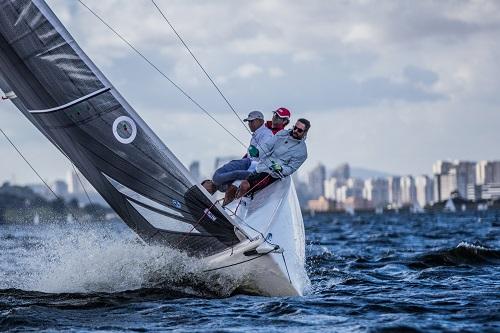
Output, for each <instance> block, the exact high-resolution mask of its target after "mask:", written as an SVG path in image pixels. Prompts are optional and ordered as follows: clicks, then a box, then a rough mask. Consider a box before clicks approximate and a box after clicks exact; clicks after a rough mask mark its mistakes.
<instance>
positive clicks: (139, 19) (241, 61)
mask: <svg viewBox="0 0 500 333" xmlns="http://www.w3.org/2000/svg"><path fill="white" fill-rule="evenodd" d="M48 3H49V5H50V6H51V8H52V9H53V10H54V12H55V13H56V15H58V16H59V17H60V18H61V20H62V21H63V23H64V24H65V25H66V26H67V28H68V29H69V31H70V32H71V34H72V35H73V36H74V37H75V39H76V40H77V42H78V43H79V44H80V45H81V46H82V48H83V49H84V51H85V52H87V53H88V55H89V56H90V57H91V59H93V60H94V61H95V62H96V64H97V65H98V67H99V68H100V69H101V70H102V71H103V72H104V74H105V75H106V76H107V77H108V78H109V79H110V80H111V82H113V84H114V85H115V86H116V87H117V89H118V90H119V91H120V92H121V93H122V94H123V95H124V96H125V97H126V99H127V100H128V101H129V102H130V103H131V105H133V106H134V107H135V108H136V109H137V111H138V112H139V113H140V114H141V116H143V117H144V118H145V119H146V120H147V122H148V123H149V124H153V125H154V129H155V131H157V133H158V134H159V136H160V137H162V138H163V139H164V140H165V142H166V143H167V145H168V146H169V147H170V146H173V147H172V148H173V150H174V151H175V152H178V153H179V154H181V156H182V158H181V159H182V160H183V161H184V162H185V163H189V162H190V161H191V160H192V159H195V158H198V157H199V158H201V159H202V160H203V161H204V163H205V164H211V163H212V162H209V161H210V160H211V156H213V155H216V154H218V153H219V152H221V151H227V152H231V154H232V153H236V154H238V153H240V151H239V148H238V147H237V146H233V144H232V143H229V142H230V140H231V139H229V140H228V136H227V135H226V134H224V133H223V131H221V130H220V129H219V128H218V127H217V125H216V124H213V122H212V121H211V120H210V119H209V118H207V117H206V116H205V115H203V113H200V110H198V109H197V107H196V106H194V105H193V104H192V103H191V102H190V101H189V100H187V99H186V98H185V97H184V96H182V94H180V93H179V91H177V90H176V88H175V87H173V86H172V85H171V84H170V83H169V82H168V81H167V80H165V78H163V77H162V76H161V75H160V74H158V73H157V72H156V71H155V70H154V69H152V68H151V67H150V66H149V65H147V64H146V63H145V62H144V61H143V60H142V59H141V58H140V57H138V56H137V55H136V54H134V52H133V51H132V50H130V48H129V47H128V46H127V45H125V44H124V43H123V42H122V41H120V40H119V39H118V38H117V37H116V36H114V35H113V33H111V32H110V31H109V30H108V29H107V28H106V27H105V26H104V25H102V23H100V22H99V21H98V20H97V19H96V18H95V17H93V16H92V15H91V14H90V13H89V12H88V11H87V10H86V9H85V8H83V7H82V6H81V5H78V3H77V2H75V1H66V0H50V1H48ZM86 3H88V4H89V6H91V7H92V9H93V10H95V11H96V12H98V13H99V15H101V16H102V17H103V18H104V19H105V20H106V21H107V22H109V24H111V25H112V26H113V27H114V28H115V29H117V31H119V33H120V34H122V35H123V36H124V37H125V38H127V40H129V41H130V42H131V43H133V45H134V46H135V47H137V48H138V49H139V50H140V51H141V52H143V54H144V55H145V56H146V57H148V59H150V60H151V61H153V62H154V63H155V65H157V66H158V68H160V69H161V70H162V71H163V72H164V73H165V74H167V75H168V76H169V78H171V79H173V80H174V81H175V82H176V83H178V84H179V85H180V86H182V87H183V88H184V89H185V91H186V92H187V93H188V94H189V95H190V96H192V97H193V98H194V99H196V100H197V101H198V102H199V103H200V104H201V105H203V107H205V108H206V109H207V110H208V111H209V112H211V114H213V115H214V116H216V117H217V118H220V119H222V120H223V121H224V124H225V125H226V123H227V126H228V127H229V128H231V130H232V131H233V130H234V131H235V133H238V134H239V135H241V137H242V139H243V140H245V138H246V136H245V135H246V134H245V133H246V131H245V130H244V129H242V128H241V124H240V123H239V122H238V120H237V119H236V118H235V117H234V115H233V114H232V112H231V111H230V110H229V111H228V106H227V105H226V104H225V102H224V101H223V100H222V98H221V97H220V96H219V95H218V92H217V91H216V90H215V89H214V87H213V86H212V85H211V83H210V82H209V81H208V80H207V79H206V78H205V77H204V73H203V72H202V71H201V70H200V68H198V67H197V65H196V63H195V62H194V60H193V59H192V58H191V57H190V55H189V53H188V52H187V50H186V49H185V48H184V47H183V45H182V44H181V43H180V41H179V40H178V39H177V38H176V36H175V35H174V34H173V32H172V31H171V30H170V28H169V27H168V25H167V24H166V22H165V21H164V20H163V18H162V17H161V15H160V14H159V13H158V12H157V11H156V10H155V8H154V7H153V6H152V5H151V4H150V3H149V2H148V1H144V2H143V1H129V2H124V1H119V0H86ZM158 4H159V5H160V7H161V8H162V9H163V10H164V11H165V13H166V15H167V17H168V18H169V19H170V20H171V22H172V23H173V25H174V26H175V28H176V29H177V31H178V32H179V33H180V34H181V36H182V37H183V38H184V40H185V42H186V43H187V44H188V45H189V47H190V49H191V50H192V51H193V52H194V54H195V55H196V56H197V57H198V59H199V60H200V62H201V63H202V64H203V66H204V67H205V69H206V70H207V72H208V73H209V74H210V75H211V77H213V78H215V80H216V82H217V83H218V84H219V86H220V88H221V90H222V91H223V93H224V95H225V97H227V98H228V100H229V101H230V102H231V103H232V105H233V106H234V107H235V109H236V110H237V112H239V113H240V115H245V114H246V113H248V110H251V109H261V110H264V111H265V114H266V116H269V115H270V110H273V109H275V108H276V107H278V106H286V107H289V108H290V109H291V110H292V112H293V114H294V115H307V116H308V117H310V118H311V121H312V123H313V131H312V132H311V135H310V137H309V145H310V151H311V154H310V160H311V161H317V160H321V159H324V160H325V162H326V163H328V164H335V163H336V162H337V161H350V162H352V163H353V164H356V165H360V166H366V167H376V168H378V169H381V170H384V169H385V170H387V171H391V172H397V173H413V172H414V173H422V172H428V170H429V169H428V167H427V165H429V167H430V165H431V164H432V162H433V160H434V159H439V158H446V157H448V156H451V157H454V158H455V157H456V158H461V157H468V158H480V157H481V156H483V157H484V158H492V157H495V154H494V152H493V148H492V146H494V145H491V142H497V141H500V132H499V131H495V130H493V129H492V126H493V124H495V123H497V121H498V120H499V119H498V116H497V115H496V114H497V113H495V112H497V110H495V108H494V106H495V105H499V104H500V97H499V95H498V89H499V87H500V76H499V75H498V72H499V65H498V59H499V58H500V44H498V40H499V39H500V2H498V1H493V0H491V1H487V0H483V1H452V2H449V1H402V2H401V1H370V0H366V1H365V0H363V1H322V0H311V1H308V2H301V1H285V0H260V1H259V0H257V1H247V2H239V1H238V2H236V1H210V2H207V1H181V0H174V1H158ZM4 110H5V109H4V108H3V107H2V109H1V110H0V113H2V118H1V121H2V126H3V127H4V128H8V129H10V130H12V131H13V132H12V133H14V134H16V136H17V135H21V143H22V144H23V146H26V147H31V145H34V146H33V147H38V146H37V145H41V143H37V141H38V139H39V137H38V136H37V135H35V134H33V133H34V129H33V127H30V126H29V124H26V121H22V120H20V119H18V118H17V117H18V115H17V113H16V112H15V111H12V110H10V109H9V110H10V111H5V112H4ZM266 110H267V111H266ZM332 123H333V124H334V125H333V129H332ZM167 124H182V126H175V125H168V126H170V127H168V126H167ZM160 125H161V126H160ZM186 127H188V128H189V129H190V131H191V129H197V130H198V131H196V133H195V134H196V135H197V136H195V134H192V133H191V132H189V133H185V134H183V133H184V132H183V131H182V129H183V128H186ZM199 132H201V133H199ZM457 133H458V134H457ZM174 134H175V135H174ZM199 137H202V139H200V138H199ZM338 142H340V143H342V144H337V143H338ZM486 142H490V143H489V144H487V143H486ZM43 147H44V149H45V147H46V146H43ZM330 147H333V149H332V148H330ZM8 149H9V148H8V147H7V148H5V147H4V146H0V150H1V151H0V153H4V154H7V153H8ZM38 151H40V149H37V148H33V149H32V152H33V153H34V154H35V156H36V158H37V159H38V160H40V161H41V163H42V165H43V166H42V167H43V168H45V169H44V171H47V174H48V175H57V172H58V171H57V168H50V167H48V165H49V164H50V163H49V162H43V160H44V159H43V158H42V157H41V156H40V155H39V154H38V153H37V152H38ZM332 151H333V152H334V153H332ZM55 154H57V152H56V153H55ZM415 156H418V158H417V157H415ZM308 163H309V162H308ZM46 165H47V167H45V166H46ZM3 168H4V169H2V170H0V171H3V172H4V174H9V172H8V170H6V169H5V168H6V166H3ZM305 169H307V165H306V166H305ZM26 174H27V173H26ZM26 177H28V176H26Z"/></svg>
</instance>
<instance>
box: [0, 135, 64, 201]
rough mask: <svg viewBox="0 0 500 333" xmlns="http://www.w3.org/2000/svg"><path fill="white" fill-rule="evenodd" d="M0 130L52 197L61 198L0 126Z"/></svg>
mask: <svg viewBox="0 0 500 333" xmlns="http://www.w3.org/2000/svg"><path fill="white" fill-rule="evenodd" d="M0 132H2V134H3V136H5V138H6V139H7V141H9V143H10V144H11V146H12V147H14V149H15V150H16V151H17V153H18V154H19V156H21V157H22V159H23V160H24V161H25V162H26V164H28V166H29V167H30V168H31V170H33V172H34V173H35V174H36V175H37V176H38V178H39V179H40V180H41V181H42V183H44V184H45V186H47V188H48V189H49V191H50V192H52V194H53V195H54V197H55V198H56V199H58V200H62V199H61V198H60V197H59V196H58V195H57V194H56V192H54V190H53V189H52V188H51V187H50V186H49V184H47V182H46V181H45V180H44V179H43V178H42V176H40V174H39V173H38V171H36V170H35V168H34V167H33V165H31V163H30V162H29V161H28V160H27V159H26V157H24V155H23V153H21V151H20V150H19V149H18V148H17V146H16V145H15V144H14V142H12V140H11V139H10V138H9V137H8V136H7V134H6V133H5V132H4V131H3V130H2V129H1V128H0Z"/></svg>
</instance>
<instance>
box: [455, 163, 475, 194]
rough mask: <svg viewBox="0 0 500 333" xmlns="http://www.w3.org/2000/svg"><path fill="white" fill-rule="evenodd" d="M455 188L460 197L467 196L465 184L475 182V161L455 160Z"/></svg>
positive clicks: (473, 183)
mask: <svg viewBox="0 0 500 333" xmlns="http://www.w3.org/2000/svg"><path fill="white" fill-rule="evenodd" d="M455 169H456V175H457V190H458V193H459V195H460V196H461V197H462V198H467V186H468V185H475V184H476V162H470V161H455Z"/></svg>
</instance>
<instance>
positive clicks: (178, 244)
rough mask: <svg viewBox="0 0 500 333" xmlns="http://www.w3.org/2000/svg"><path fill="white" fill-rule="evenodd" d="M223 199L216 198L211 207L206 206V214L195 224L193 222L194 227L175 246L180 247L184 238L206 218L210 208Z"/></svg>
mask: <svg viewBox="0 0 500 333" xmlns="http://www.w3.org/2000/svg"><path fill="white" fill-rule="evenodd" d="M221 200H222V199H219V200H216V201H214V202H213V203H212V205H211V206H210V208H206V209H205V211H204V214H203V215H202V216H201V217H200V218H199V219H198V221H196V223H195V224H193V227H192V228H191V230H189V231H188V232H187V233H186V234H185V235H184V236H183V237H182V238H181V239H180V240H179V242H178V243H177V244H175V245H174V247H179V246H180V245H181V244H182V242H184V240H185V239H186V237H187V235H189V234H190V233H191V232H193V230H194V229H195V228H196V227H197V226H198V225H199V224H200V223H201V221H202V220H203V219H204V218H205V216H207V214H208V213H209V212H210V210H211V209H212V208H214V207H215V205H216V204H217V203H218V202H219V201H221Z"/></svg>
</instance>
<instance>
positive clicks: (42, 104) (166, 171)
mask: <svg viewBox="0 0 500 333" xmlns="http://www.w3.org/2000/svg"><path fill="white" fill-rule="evenodd" d="M0 74H1V76H2V79H1V80H0V88H1V89H2V90H3V91H4V92H10V91H12V92H13V93H14V94H15V95H16V96H17V98H14V99H12V102H13V103H14V104H15V105H16V106H17V107H18V108H19V110H20V111H21V112H22V113H23V114H24V115H25V116H26V117H27V118H28V119H29V120H30V121H31V122H32V123H33V124H34V125H35V126H36V127H37V128H38V129H39V130H40V131H41V132H42V133H43V134H44V135H45V136H46V137H47V138H48V139H49V140H50V141H51V142H52V143H53V144H54V145H55V146H56V147H57V148H58V149H59V150H61V151H62V152H63V153H64V154H65V155H66V156H67V157H68V158H69V159H71V161H72V162H73V163H74V164H75V165H76V167H77V168H78V169H79V170H80V171H81V173H82V174H83V175H84V176H85V177H86V178H87V179H88V180H89V181H90V183H91V184H92V185H93V186H94V188H95V189H96V190H97V191H98V192H99V193H100V194H101V195H102V197H103V198H104V199H105V200H106V201H107V202H108V203H109V205H110V206H111V207H112V208H113V209H114V210H115V211H116V213H117V214H118V215H119V216H120V217H121V218H122V219H123V221H125V223H127V225H128V226H129V227H130V228H132V229H133V230H134V231H135V232H136V233H137V234H138V235H139V236H140V237H141V238H142V239H143V240H145V241H146V242H151V243H155V242H160V243H164V244H166V245H168V246H171V247H174V248H179V249H181V250H185V251H187V252H189V253H191V254H193V255H198V256H206V255H211V254H214V253H216V252H219V251H222V250H224V249H227V248H230V247H232V246H234V245H235V244H236V243H238V242H239V239H238V237H237V235H236V232H235V225H234V224H233V223H232V221H231V219H230V218H229V217H228V216H227V215H226V214H225V213H224V211H223V210H222V209H221V208H220V206H219V205H218V204H215V203H214V201H213V200H212V199H211V198H209V196H207V195H206V193H205V191H203V190H201V187H200V186H199V185H197V184H195V183H194V181H193V179H191V177H190V176H189V173H188V171H187V170H186V168H185V167H184V166H183V165H182V164H181V163H180V162H179V161H178V159H177V158H176V157H175V156H174V155H173V153H172V152H171V151H170V150H169V149H168V148H167V147H166V146H165V145H164V144H163V143H162V142H161V140H160V139H159V138H158V137H157V136H156V135H155V134H154V133H153V131H152V130H151V129H150V128H149V127H148V126H147V125H146V123H145V122H144V121H143V120H142V119H141V118H140V117H139V116H138V115H137V113H136V112H135V111H134V110H133V109H132V108H131V107H130V105H128V103H127V102H126V101H125V100H124V98H123V97H122V96H121V95H120V94H119V93H118V91H116V89H115V88H114V87H113V86H112V85H111V83H110V82H109V81H108V80H107V79H106V78H105V77H104V76H103V74H102V73H101V72H100V71H99V70H98V69H97V67H96V66H95V65H94V64H93V63H92V61H91V60H90V59H89V58H88V57H87V56H86V54H85V53H84V52H83V51H82V50H81V49H80V47H79V46H78V45H77V43H76V42H75V40H74V39H73V38H72V37H71V36H70V34H69V33H68V31H67V30H66V29H65V28H64V27H63V25H62V24H61V23H60V21H59V20H58V19H57V17H56V16H55V15H54V13H53V12H52V11H51V10H50V8H49V7H48V6H47V5H46V4H45V2H43V1H38V0H34V1H28V0H10V1H9V0H0ZM238 234H240V233H238ZM240 237H241V236H240Z"/></svg>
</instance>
